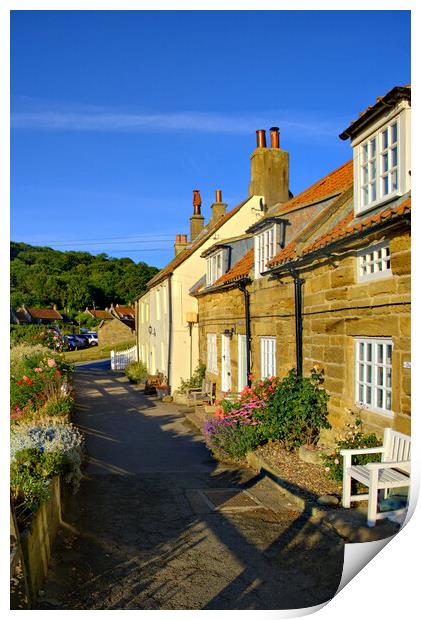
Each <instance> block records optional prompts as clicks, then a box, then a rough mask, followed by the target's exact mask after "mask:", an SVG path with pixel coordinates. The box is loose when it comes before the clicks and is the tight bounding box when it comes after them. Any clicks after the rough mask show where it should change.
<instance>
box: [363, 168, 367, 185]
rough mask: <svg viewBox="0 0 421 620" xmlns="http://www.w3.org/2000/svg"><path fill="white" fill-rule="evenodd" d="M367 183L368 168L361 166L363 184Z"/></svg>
mask: <svg viewBox="0 0 421 620" xmlns="http://www.w3.org/2000/svg"><path fill="white" fill-rule="evenodd" d="M367 183H368V166H367V165H366V166H363V184H364V185H366V184H367Z"/></svg>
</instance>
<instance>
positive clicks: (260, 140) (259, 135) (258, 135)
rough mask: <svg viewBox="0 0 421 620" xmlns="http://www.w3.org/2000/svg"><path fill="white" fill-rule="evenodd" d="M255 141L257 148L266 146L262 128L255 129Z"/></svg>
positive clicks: (264, 132) (264, 133)
mask: <svg viewBox="0 0 421 620" xmlns="http://www.w3.org/2000/svg"><path fill="white" fill-rule="evenodd" d="M256 143H257V148H258V149H265V148H266V131H265V130H264V129H257V131H256Z"/></svg>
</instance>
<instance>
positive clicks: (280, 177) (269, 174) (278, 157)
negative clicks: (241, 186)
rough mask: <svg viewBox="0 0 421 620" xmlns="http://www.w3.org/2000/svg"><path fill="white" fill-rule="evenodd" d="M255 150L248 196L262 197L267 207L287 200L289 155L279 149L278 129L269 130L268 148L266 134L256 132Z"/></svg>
mask: <svg viewBox="0 0 421 620" xmlns="http://www.w3.org/2000/svg"><path fill="white" fill-rule="evenodd" d="M256 138H257V148H256V149H255V150H254V151H253V153H252V154H251V158H250V159H251V181H250V184H249V195H250V196H263V198H264V201H265V204H266V206H267V207H271V206H273V205H275V204H277V203H278V202H280V203H282V202H286V201H287V200H288V199H289V154H288V152H287V151H283V150H282V149H281V148H280V147H279V128H278V127H271V128H270V148H267V147H266V132H265V130H264V129H258V130H257V131H256Z"/></svg>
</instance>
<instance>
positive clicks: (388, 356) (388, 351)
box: [386, 344, 392, 366]
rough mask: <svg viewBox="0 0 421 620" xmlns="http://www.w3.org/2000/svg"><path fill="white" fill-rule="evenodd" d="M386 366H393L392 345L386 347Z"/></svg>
mask: <svg viewBox="0 0 421 620" xmlns="http://www.w3.org/2000/svg"><path fill="white" fill-rule="evenodd" d="M386 364H389V366H391V365H392V345H391V344H388V345H386Z"/></svg>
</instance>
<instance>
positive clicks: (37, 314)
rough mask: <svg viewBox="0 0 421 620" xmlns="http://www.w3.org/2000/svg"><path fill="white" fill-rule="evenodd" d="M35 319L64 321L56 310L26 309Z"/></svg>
mask: <svg viewBox="0 0 421 620" xmlns="http://www.w3.org/2000/svg"><path fill="white" fill-rule="evenodd" d="M26 309H27V311H28V312H29V314H30V315H31V317H32V318H33V319H52V320H53V321H60V320H63V317H62V316H61V314H60V313H59V312H57V310H54V308H26Z"/></svg>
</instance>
